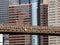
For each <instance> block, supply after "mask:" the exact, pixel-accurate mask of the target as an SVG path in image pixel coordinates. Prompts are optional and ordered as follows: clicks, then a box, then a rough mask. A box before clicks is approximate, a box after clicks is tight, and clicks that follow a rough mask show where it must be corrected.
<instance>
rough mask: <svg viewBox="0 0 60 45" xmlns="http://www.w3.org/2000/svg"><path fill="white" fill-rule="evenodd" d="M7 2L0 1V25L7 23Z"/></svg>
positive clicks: (5, 0) (7, 0) (4, 0)
mask: <svg viewBox="0 0 60 45" xmlns="http://www.w3.org/2000/svg"><path fill="white" fill-rule="evenodd" d="M8 5H9V0H0V23H4V24H6V23H8V16H9V15H8Z"/></svg>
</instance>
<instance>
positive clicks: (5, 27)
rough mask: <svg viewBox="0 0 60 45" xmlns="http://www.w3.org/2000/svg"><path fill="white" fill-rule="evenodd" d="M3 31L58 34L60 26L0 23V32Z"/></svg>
mask: <svg viewBox="0 0 60 45" xmlns="http://www.w3.org/2000/svg"><path fill="white" fill-rule="evenodd" d="M3 32H5V33H7V32H12V33H14V32H16V33H35V34H36V33H38V34H41V33H45V34H60V27H48V26H29V25H20V24H0V33H3Z"/></svg>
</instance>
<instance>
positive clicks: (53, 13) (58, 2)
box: [48, 0, 60, 45]
mask: <svg viewBox="0 0 60 45" xmlns="http://www.w3.org/2000/svg"><path fill="white" fill-rule="evenodd" d="M48 2H49V3H48V26H52V27H54V26H58V27H59V26H60V0H49V1H48ZM59 40H60V36H48V42H49V45H60V43H59V42H60V41H59Z"/></svg>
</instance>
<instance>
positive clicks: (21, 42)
mask: <svg viewBox="0 0 60 45" xmlns="http://www.w3.org/2000/svg"><path fill="white" fill-rule="evenodd" d="M19 1H20V3H19V4H16V5H15V4H13V5H11V4H10V5H9V23H13V24H14V23H18V24H26V25H31V5H30V4H27V3H29V1H26V0H19ZM9 45H31V35H30V34H12V35H9Z"/></svg>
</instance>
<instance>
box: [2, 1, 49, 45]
mask: <svg viewBox="0 0 60 45" xmlns="http://www.w3.org/2000/svg"><path fill="white" fill-rule="evenodd" d="M47 1H48V0H47ZM8 7H9V8H8V9H9V10H8V11H9V19H8V23H13V24H14V23H19V24H27V25H32V26H38V25H39V26H47V19H48V18H47V16H48V13H47V12H48V10H47V9H48V8H47V7H48V5H47V2H46V0H41V1H40V0H19V1H18V0H9V6H8ZM5 36H6V37H5ZM3 37H4V45H48V41H47V39H48V38H47V37H48V36H46V35H45V36H44V35H41V36H40V35H25V34H24V35H21V34H16V35H14V34H12V35H9V34H6V35H4V36H3ZM21 38H22V39H21ZM42 40H43V41H42ZM27 41H28V42H27ZM45 42H46V43H45Z"/></svg>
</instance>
